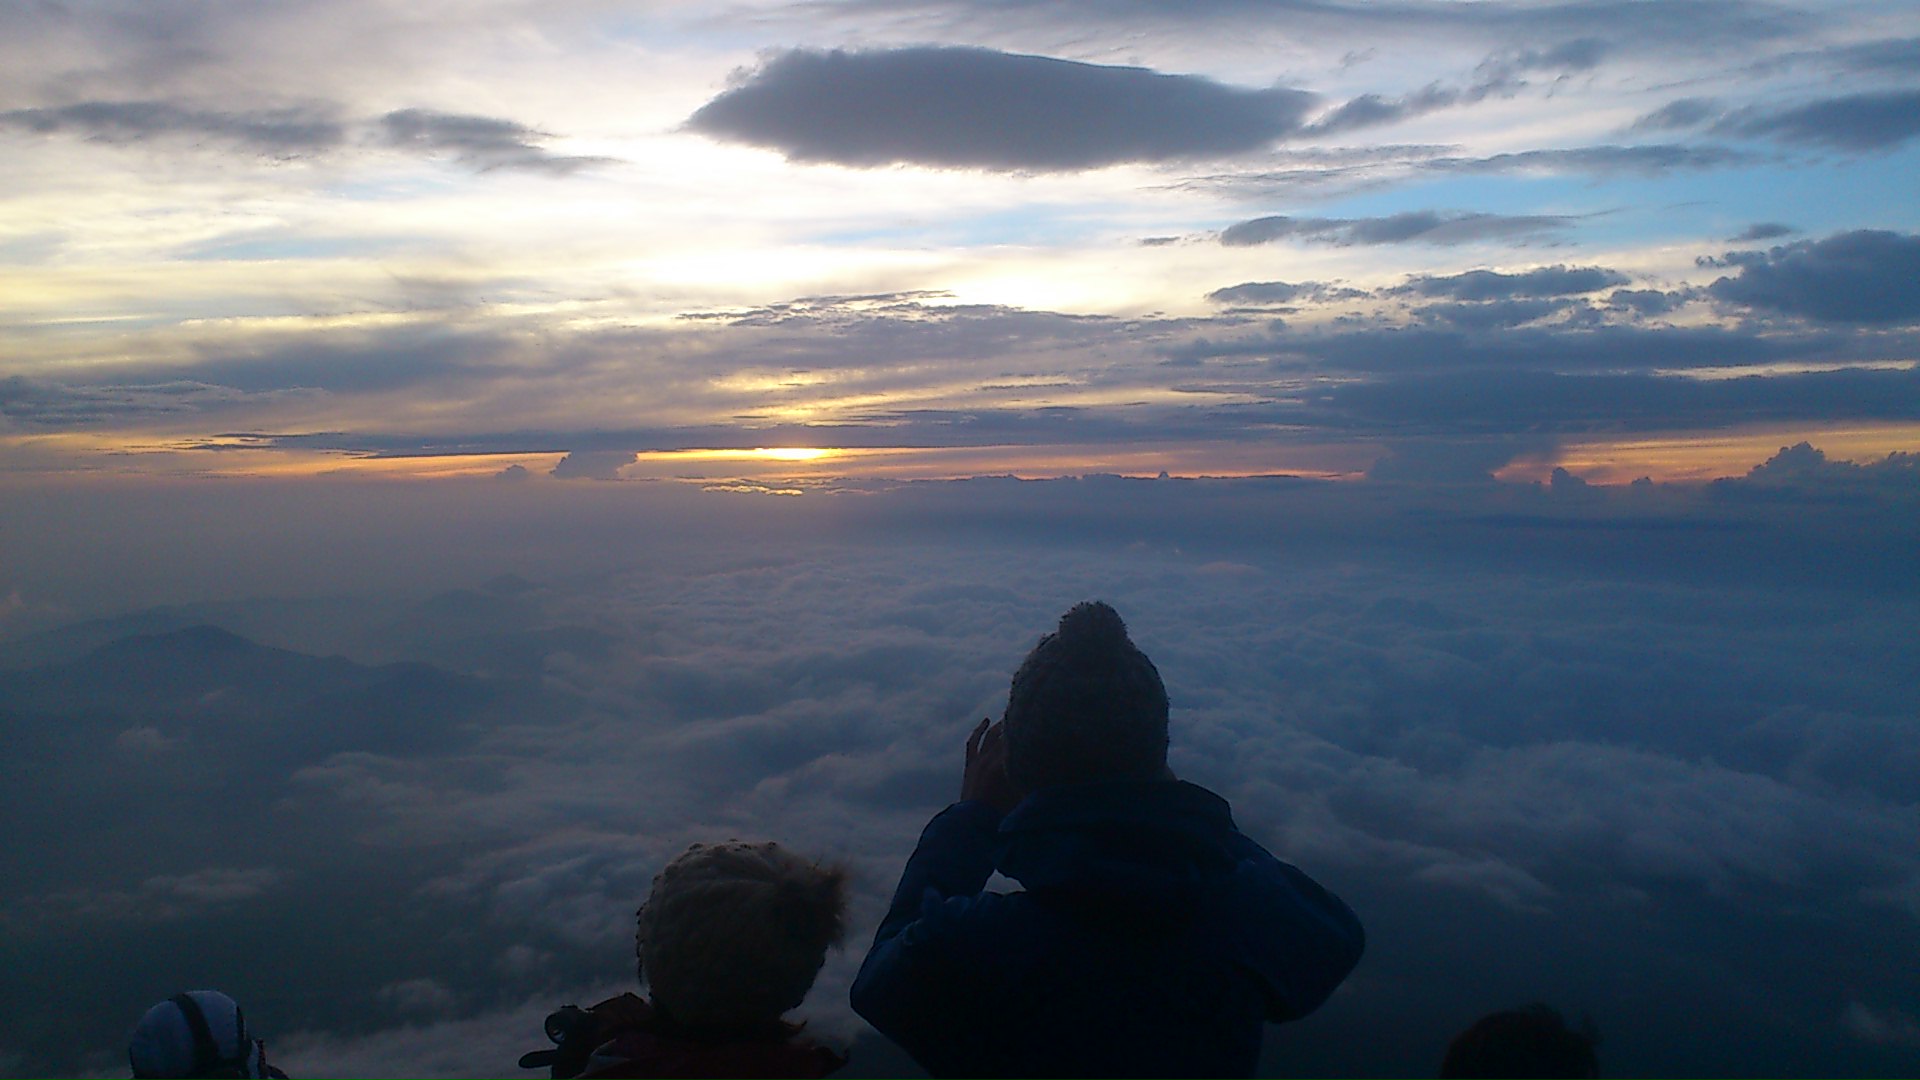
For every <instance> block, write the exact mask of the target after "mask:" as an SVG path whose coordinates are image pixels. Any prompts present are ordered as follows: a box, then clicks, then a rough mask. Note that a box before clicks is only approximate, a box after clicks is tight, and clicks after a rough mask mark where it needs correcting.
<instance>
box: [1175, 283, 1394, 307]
mask: <svg viewBox="0 0 1920 1080" xmlns="http://www.w3.org/2000/svg"><path fill="white" fill-rule="evenodd" d="M1367 295H1369V294H1368V293H1366V292H1363V291H1361V290H1359V289H1349V288H1345V287H1342V286H1338V285H1328V284H1326V283H1325V282H1319V281H1303V282H1299V283H1294V282H1288V281H1243V282H1241V283H1240V284H1238V285H1229V286H1227V287H1226V288H1224V289H1215V290H1213V291H1212V292H1210V293H1208V294H1207V299H1208V300H1210V301H1212V302H1213V303H1216V304H1246V305H1271V304H1285V303H1289V302H1291V301H1294V300H1314V301H1323V302H1324V301H1333V300H1355V299H1360V298H1363V297H1365V296H1367Z"/></svg>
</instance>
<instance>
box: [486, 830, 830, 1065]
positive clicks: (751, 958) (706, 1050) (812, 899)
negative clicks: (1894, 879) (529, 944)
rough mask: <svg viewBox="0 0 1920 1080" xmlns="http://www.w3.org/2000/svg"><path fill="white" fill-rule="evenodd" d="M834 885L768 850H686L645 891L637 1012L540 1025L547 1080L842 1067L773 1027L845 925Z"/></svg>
mask: <svg viewBox="0 0 1920 1080" xmlns="http://www.w3.org/2000/svg"><path fill="white" fill-rule="evenodd" d="M846 906H847V901H846V872H845V871H843V870H841V869H839V868H837V867H821V866H818V865H815V864H814V863H812V862H809V861H807V860H805V859H802V858H800V857H799V856H797V855H794V854H792V853H791V852H789V851H787V850H786V849H784V848H782V847H780V846H779V845H778V844H771V843H763V844H749V843H743V842H741V841H738V840H731V841H728V842H727V843H724V844H711V845H708V844H695V845H693V846H692V847H690V848H688V849H687V850H686V851H685V852H684V853H683V854H681V855H680V856H679V857H678V858H676V859H674V860H673V861H672V862H670V863H668V864H667V866H666V869H664V870H662V871H660V874H659V876H657V877H655V878H654V879H653V891H652V892H651V893H650V894H649V895H648V896H647V900H646V903H644V904H642V905H641V907H640V910H639V912H638V926H637V928H636V931H635V934H634V955H635V956H636V957H637V958H638V960H639V975H640V982H641V984H642V985H643V986H645V987H647V988H648V989H649V991H650V996H649V997H648V998H646V999H643V998H640V997H638V996H636V995H634V994H622V995H620V996H619V997H615V998H609V999H608V1000H606V1001H603V1002H601V1003H600V1004H598V1005H595V1006H594V1007H593V1008H591V1009H585V1010H582V1009H576V1008H573V1007H572V1006H569V1007H567V1008H565V1009H562V1010H560V1011H559V1012H557V1013H554V1014H553V1015H552V1016H550V1017H548V1018H547V1034H548V1036H549V1037H550V1038H552V1039H553V1040H554V1042H555V1043H557V1044H559V1045H558V1046H557V1048H556V1049H554V1050H545V1051H537V1052H535V1053H532V1054H528V1055H526V1056H525V1057H522V1058H521V1059H520V1065H521V1067H522V1068H537V1067H539V1066H542V1065H550V1066H551V1071H552V1075H554V1076H594V1077H623V1076H624V1077H675V1076H679V1077H689V1076H739V1077H816V1076H825V1075H827V1074H828V1073H830V1072H833V1071H834V1070H835V1069H838V1068H839V1067H840V1066H842V1065H844V1064H846V1061H847V1059H846V1058H845V1057H844V1056H842V1055H840V1054H838V1053H835V1052H834V1051H832V1050H830V1049H828V1048H826V1047H824V1046H820V1045H818V1044H816V1043H814V1042H813V1041H812V1040H810V1039H808V1038H806V1037H805V1036H804V1035H803V1034H802V1033H801V1025H799V1024H791V1023H788V1022H787V1021H785V1020H783V1019H782V1016H783V1015H784V1014H785V1013H786V1012H787V1010H789V1009H792V1008H793V1007H795V1006H797V1005H799V1004H800V1000H801V999H802V998H804V997H806V996H807V991H808V990H809V989H811V988H812V987H813V980H814V976H816V975H818V974H819V973H820V966H821V964H823V963H824V962H825V961H826V956H827V949H828V947H829V946H831V945H835V944H838V943H839V941H840V939H841V937H842V935H843V934H844V933H845V924H846Z"/></svg>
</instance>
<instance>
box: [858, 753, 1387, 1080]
mask: <svg viewBox="0 0 1920 1080" xmlns="http://www.w3.org/2000/svg"><path fill="white" fill-rule="evenodd" d="M996 867H998V869H999V870H1000V872H1001V873H1003V874H1005V875H1006V876H1008V877H1010V878H1013V879H1015V880H1017V881H1019V882H1020V883H1021V884H1022V885H1024V886H1025V887H1026V889H1025V891H1024V892H1015V893H1007V894H997V893H982V892H981V889H982V888H983V887H984V886H985V885H986V882H987V878H988V876H989V875H990V874H992V872H993V870H994V869H995V868H996ZM1363 942H1364V935H1363V933H1362V931H1361V929H1360V921H1359V919H1357V918H1355V917H1354V914H1353V912H1352V911H1351V910H1350V909H1349V908H1348V907H1347V905H1346V904H1344V903H1342V902H1341V901H1340V900H1339V898H1338V897H1335V896H1334V895H1333V894H1331V893H1329V892H1327V891H1326V890H1325V889H1323V888H1321V887H1320V886H1319V885H1317V884H1315V883H1314V881H1313V880H1312V879H1311V878H1309V877H1307V876H1306V875H1305V874H1303V873H1301V872H1300V871H1299V870H1297V869H1295V868H1294V867H1292V866H1289V865H1287V864H1286V863H1283V862H1281V861H1280V860H1278V859H1276V858H1274V857H1273V856H1272V855H1270V854H1268V853H1267V851H1266V850H1265V849H1264V848H1262V847H1261V846H1260V845H1258V844H1256V843H1254V842H1253V841H1252V840H1249V839H1248V838H1247V837H1246V836H1244V835H1242V834H1241V833H1240V831H1239V830H1238V829H1236V828H1235V827H1234V824H1233V816H1232V813H1231V812H1230V811H1229V809H1228V807H1227V803H1226V801H1225V800H1223V799H1221V798H1220V797H1219V796H1218V795H1215V794H1214V793H1213V792H1211V791H1208V790H1207V789H1205V788H1202V787H1198V786H1196V785H1194V784H1188V783H1184V782H1181V781H1147V782H1111V783H1099V784H1083V785H1075V786H1071V787H1058V788H1048V789H1045V790H1042V791H1038V792H1035V793H1034V794H1032V795H1030V796H1028V797H1027V799H1026V800H1025V801H1023V802H1022V803H1021V804H1020V805H1019V806H1017V807H1015V808H1014V810H1013V812H1012V813H1010V814H1008V815H1007V816H1006V818H1005V819H1004V820H1002V819H1001V817H1000V815H999V814H998V813H996V812H995V811H994V810H993V808H992V807H989V806H987V805H986V804H985V803H980V802H961V803H955V804H954V805H952V806H950V807H948V808H947V809H945V810H943V811H941V812H940V814H939V815H937V816H936V817H935V818H934V819H933V820H932V821H931V822H928V823H927V827H926V830H925V831H924V832H922V833H921V835H920V845H919V847H918V848H916V849H915V850H914V853H913V857H912V858H910V859H909V860H907V868H906V871H905V872H904V873H903V874H902V875H901V878H900V887H899V889H898V890H897V891H896V892H895V893H894V897H893V906H892V908H891V909H890V910H889V911H888V912H887V916H886V918H885V920H884V921H882V922H881V924H880V932H879V934H878V935H876V936H875V938H874V942H873V949H872V951H871V952H869V953H868V954H867V959H866V962H865V963H864V964H862V965H861V967H860V975H859V977H858V978H856V979H855V980H854V984H853V1007H854V1010H855V1011H856V1012H858V1013H859V1014H860V1015H861V1016H864V1017H866V1019H867V1021H868V1022H869V1023H871V1024H872V1025H873V1026H874V1027H876V1028H878V1029H879V1030H880V1032H881V1033H882V1034H884V1035H886V1036H887V1037H888V1038H890V1039H892V1040H893V1041H894V1042H896V1043H899V1044H900V1046H901V1047H902V1048H904V1049H905V1050H906V1051H907V1052H908V1053H909V1054H911V1055H913V1058H914V1060H915V1061H918V1062H919V1063H920V1064H921V1066H922V1067H924V1068H925V1069H926V1070H927V1071H928V1072H930V1073H932V1074H933V1075H935V1076H1251V1075H1252V1074H1253V1071H1254V1068H1255V1067H1256V1065H1257V1063H1258V1060H1259V1056H1260V1038H1261V1033H1262V1026H1263V1024H1264V1023H1265V1022H1267V1021H1275V1022H1278V1021H1283V1020H1292V1019H1295V1018H1297V1017H1301V1016H1305V1015H1306V1014H1307V1013H1309V1012H1312V1011H1313V1010H1314V1009H1315V1008H1317V1007H1319V1005H1320V1003H1321V1002H1323V1001H1325V1000H1326V999H1327V995H1329V994H1331V993H1333V989H1334V987H1336V986H1338V985H1340V981H1341V980H1342V979H1344V978H1346V976H1347V973H1348V972H1350V971H1352V970H1353V967H1354V965H1355V964H1356V963H1358V962H1359V960H1360V951H1361V948H1362V945H1363Z"/></svg>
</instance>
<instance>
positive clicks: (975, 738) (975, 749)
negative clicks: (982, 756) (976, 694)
mask: <svg viewBox="0 0 1920 1080" xmlns="http://www.w3.org/2000/svg"><path fill="white" fill-rule="evenodd" d="M988 730H989V728H988V726H987V721H986V720H984V719H982V720H981V721H980V726H978V727H976V728H974V729H973V734H971V735H969V736H967V760H969V761H971V760H973V757H974V755H976V754H978V753H979V752H980V744H981V742H982V740H984V739H985V738H986V736H987V732H988Z"/></svg>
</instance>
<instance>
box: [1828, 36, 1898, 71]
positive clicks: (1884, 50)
mask: <svg viewBox="0 0 1920 1080" xmlns="http://www.w3.org/2000/svg"><path fill="white" fill-rule="evenodd" d="M1827 55H1828V57H1829V58H1830V59H1832V60H1834V61H1836V62H1837V63H1838V64H1839V66H1841V67H1843V68H1846V69H1848V70H1850V71H1859V72H1893V73H1895V74H1914V73H1920V38H1890V39H1888V40H1885V41H1869V42H1865V43H1863V44H1859V45H1846V46H1841V47H1839V48H1836V49H1834V50H1832V51H1831V52H1830V53H1828V54H1827Z"/></svg>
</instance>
